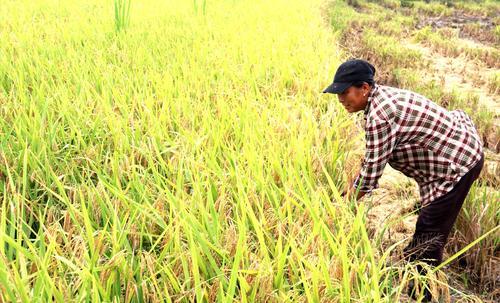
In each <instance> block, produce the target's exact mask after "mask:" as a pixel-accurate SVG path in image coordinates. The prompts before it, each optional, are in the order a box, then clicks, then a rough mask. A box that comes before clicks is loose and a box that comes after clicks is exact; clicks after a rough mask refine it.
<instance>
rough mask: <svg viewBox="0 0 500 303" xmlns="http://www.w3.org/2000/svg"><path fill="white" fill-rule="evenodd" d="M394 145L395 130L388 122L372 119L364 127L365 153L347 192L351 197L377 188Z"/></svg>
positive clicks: (361, 195) (360, 195) (362, 194)
mask: <svg viewBox="0 0 500 303" xmlns="http://www.w3.org/2000/svg"><path fill="white" fill-rule="evenodd" d="M395 145H396V129H395V127H394V126H393V125H391V123H390V122H389V121H386V120H382V119H378V118H375V119H372V120H371V121H370V122H369V123H368V124H367V126H366V153H365V158H364V159H363V163H362V165H361V170H360V172H359V174H358V176H357V177H356V179H355V181H354V183H353V184H352V187H351V189H350V190H348V192H351V195H350V196H352V195H353V194H354V193H355V192H356V191H358V195H357V198H358V199H360V198H361V197H363V196H364V195H365V194H367V193H369V192H371V191H372V190H374V189H376V188H378V179H379V178H380V176H382V172H383V171H384V168H385V165H386V164H387V162H388V161H389V158H390V157H391V154H392V151H393V149H394V146H395ZM348 195H349V193H348Z"/></svg>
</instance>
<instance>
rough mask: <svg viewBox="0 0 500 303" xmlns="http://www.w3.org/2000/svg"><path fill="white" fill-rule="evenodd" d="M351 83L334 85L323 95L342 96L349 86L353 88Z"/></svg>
mask: <svg viewBox="0 0 500 303" xmlns="http://www.w3.org/2000/svg"><path fill="white" fill-rule="evenodd" d="M351 85H352V83H351V82H337V83H335V82H334V83H332V84H330V86H328V87H327V88H326V89H325V90H324V91H323V93H330V94H340V93H342V92H343V91H345V90H346V88H348V87H349V86H351Z"/></svg>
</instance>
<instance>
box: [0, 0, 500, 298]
mask: <svg viewBox="0 0 500 303" xmlns="http://www.w3.org/2000/svg"><path fill="white" fill-rule="evenodd" d="M348 11H349V12H350V13H352V14H354V12H353V11H352V10H348V8H347V4H346V3H344V2H340V1H323V0H311V1H302V0H288V1H285V0H272V1H270V0H267V1H264V0H253V1H248V0H193V1H172V0H162V1H160V0H151V1H128V0H114V1H111V0H109V1H97V0H89V1H76V0H66V1H62V0H40V1H28V0H3V1H2V5H0V41H2V43H0V105H1V106H0V194H1V200H0V302H400V301H401V302H405V301H406V300H407V297H406V286H407V284H408V282H409V281H410V280H412V279H419V280H421V281H422V282H424V285H426V287H428V288H429V289H430V290H431V291H432V292H433V293H434V294H436V295H437V296H438V295H439V296H441V297H442V298H444V300H450V292H452V294H453V295H454V296H455V297H459V298H461V299H463V300H472V301H476V302H481V299H480V297H479V296H476V295H475V294H471V293H470V292H466V291H464V290H461V289H457V288H455V287H454V286H453V285H452V284H450V283H448V281H449V279H450V276H449V274H448V269H447V268H448V264H446V266H445V267H444V268H446V269H447V270H443V268H438V269H435V270H432V271H431V273H430V274H429V275H428V276H426V277H422V276H419V275H418V273H417V272H416V270H415V264H407V263H404V262H402V261H400V259H399V253H400V249H401V248H402V246H403V245H404V241H407V240H408V238H406V239H403V240H400V241H398V242H396V243H392V244H391V245H390V246H387V245H386V244H387V243H386V242H385V241H384V240H383V239H384V236H385V231H386V230H388V229H390V228H391V226H392V225H397V224H400V223H399V222H398V220H396V221H391V222H384V223H383V224H381V226H380V227H381V228H380V230H377V231H376V232H373V231H372V230H370V229H369V227H368V224H367V220H368V219H367V217H368V214H369V212H370V209H371V207H372V204H373V199H372V200H370V199H364V200H361V201H354V200H352V201H346V200H344V199H343V198H342V197H341V196H340V192H342V191H343V189H344V187H345V186H346V184H348V182H350V181H351V180H352V175H353V174H354V173H355V171H357V169H358V167H357V165H355V164H359V163H358V162H359V161H358V160H356V159H357V158H356V152H355V150H356V149H358V148H359V146H360V139H361V138H362V137H363V133H362V132H361V127H360V124H359V118H360V116H350V115H349V114H348V113H347V112H346V111H345V110H344V109H343V108H342V106H340V104H338V103H337V99H336V97H335V96H332V95H328V96H327V95H325V94H322V93H321V91H322V90H323V89H324V87H326V86H327V85H328V84H329V83H330V82H331V80H332V78H333V75H334V72H335V70H336V68H337V66H338V65H339V64H340V63H341V62H342V61H343V60H344V59H345V58H346V57H347V56H348V52H347V51H346V50H345V48H343V47H342V45H341V41H342V35H343V34H342V30H345V29H346V28H348V27H349V26H348V23H347V22H349V21H350V20H351V19H349V18H351V17H352V15H349V14H344V12H348ZM335 16H337V17H335ZM332 20H336V21H335V22H336V23H335V24H336V25H335V24H334V21H332ZM334 25H335V26H334ZM399 64H402V65H404V64H406V63H405V61H404V60H403V61H401V62H399ZM492 79H496V78H492ZM490 82H491V83H490ZM490 82H488V85H490V86H491V85H493V87H494V83H493V80H491V81H490ZM492 83H493V84H492ZM485 115H486V114H485ZM485 125H486V124H485ZM488 125H490V126H489V127H490V129H491V128H493V126H491V125H492V124H491V123H490V124H488ZM488 134H489V133H488ZM356 161H358V162H356ZM497 185H498V183H494V184H493V185H492V187H493V188H496V189H497V190H498V186H497ZM490 187H491V186H490ZM470 199H471V201H473V202H471V204H472V205H477V207H486V206H485V205H489V203H488V202H487V201H493V202H495V201H496V202H498V191H493V192H488V193H484V194H483V193H482V191H481V188H479V187H478V189H476V190H475V191H474V193H473V195H472V196H471V198H470ZM485 201H486V202H485ZM493 204H494V203H493ZM496 205H497V207H496V208H495V207H493V208H492V209H491V208H490V209H489V210H487V211H484V212H483V213H482V214H483V216H482V217H481V218H483V217H485V216H484V214H487V215H486V216H489V217H488V218H489V219H488V218H486V219H488V220H489V221H488V222H489V223H488V224H487V225H484V228H483V229H479V230H477V233H475V234H474V237H473V238H471V237H470V234H464V239H465V240H464V241H465V242H466V243H463V242H456V243H455V244H456V245H457V247H456V250H455V251H453V252H452V253H451V254H450V257H451V258H450V259H449V260H448V261H449V262H452V261H453V260H455V259H457V258H458V257H459V256H458V255H455V253H456V252H460V251H461V252H462V253H464V252H466V251H468V250H469V249H471V248H473V247H480V246H479V245H481V243H483V242H484V241H489V242H488V243H491V242H493V240H492V239H497V237H496V235H498V230H499V229H498V213H499V212H498V203H496ZM486 208H487V207H486ZM468 215H469V219H467V217H465V218H464V221H462V223H461V224H462V225H464V226H467V223H468V222H470V220H475V219H470V218H471V217H472V218H478V217H477V216H475V213H474V212H469V213H468ZM401 220H402V219H401ZM401 220H399V221H401ZM409 236H411V234H408V237H409ZM494 244H495V245H496V246H495V247H498V242H497V240H495V241H494ZM464 248H465V249H464ZM493 250H494V251H496V250H495V248H493ZM496 252H497V251H496ZM461 255H462V254H461ZM488 256H490V255H489V254H486V256H485V258H489V257H488ZM485 260H486V259H485ZM487 260H489V259H487ZM485 262H486V261H485ZM481 268H483V267H481Z"/></svg>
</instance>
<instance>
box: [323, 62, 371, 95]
mask: <svg viewBox="0 0 500 303" xmlns="http://www.w3.org/2000/svg"><path fill="white" fill-rule="evenodd" d="M374 75H375V67H373V65H371V64H370V63H368V62H367V61H365V60H361V59H350V60H347V61H346V62H344V63H342V64H341V65H340V66H339V68H338V69H337V72H336V73H335V77H334V78H333V83H332V84H330V86H328V87H327V88H326V89H325V90H324V91H323V93H330V94H340V93H342V92H343V91H344V90H346V88H348V87H349V86H351V85H352V84H353V83H355V82H358V81H367V80H368V81H373V76H374Z"/></svg>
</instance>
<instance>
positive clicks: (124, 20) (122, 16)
mask: <svg viewBox="0 0 500 303" xmlns="http://www.w3.org/2000/svg"><path fill="white" fill-rule="evenodd" d="M131 2H132V1H131V0H115V30H116V31H117V32H119V31H122V30H124V29H125V28H126V27H127V26H128V25H129V23H130V3H131Z"/></svg>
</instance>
